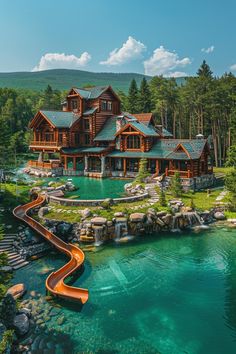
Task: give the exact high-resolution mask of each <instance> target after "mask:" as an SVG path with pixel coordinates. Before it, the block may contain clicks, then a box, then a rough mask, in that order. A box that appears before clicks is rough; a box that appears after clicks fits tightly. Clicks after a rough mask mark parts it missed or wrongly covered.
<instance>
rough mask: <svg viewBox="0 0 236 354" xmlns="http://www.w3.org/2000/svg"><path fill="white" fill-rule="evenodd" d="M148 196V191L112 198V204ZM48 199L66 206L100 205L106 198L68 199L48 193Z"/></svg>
mask: <svg viewBox="0 0 236 354" xmlns="http://www.w3.org/2000/svg"><path fill="white" fill-rule="evenodd" d="M147 197H149V194H148V193H144V194H141V195H134V196H131V197H124V198H114V199H112V200H113V202H114V204H118V203H131V202H136V201H139V200H143V199H144V198H147ZM48 198H49V201H50V202H51V203H55V204H60V205H67V206H78V205H80V206H96V205H101V203H102V202H104V200H106V199H92V200H89V199H68V198H59V197H55V196H52V195H49V194H48Z"/></svg>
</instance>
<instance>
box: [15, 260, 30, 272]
mask: <svg viewBox="0 0 236 354" xmlns="http://www.w3.org/2000/svg"><path fill="white" fill-rule="evenodd" d="M27 264H29V262H28V261H24V260H22V262H21V263H19V264H17V265H14V266H13V268H14V270H17V269H20V268H22V267H25V266H26V265H27Z"/></svg>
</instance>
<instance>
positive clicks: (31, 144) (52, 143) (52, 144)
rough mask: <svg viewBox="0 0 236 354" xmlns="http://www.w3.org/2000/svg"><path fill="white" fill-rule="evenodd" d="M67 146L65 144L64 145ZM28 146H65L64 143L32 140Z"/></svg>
mask: <svg viewBox="0 0 236 354" xmlns="http://www.w3.org/2000/svg"><path fill="white" fill-rule="evenodd" d="M66 145H67V144H66ZM30 146H65V144H64V143H61V142H58V141H46V140H45V141H39V140H33V141H31V142H30Z"/></svg>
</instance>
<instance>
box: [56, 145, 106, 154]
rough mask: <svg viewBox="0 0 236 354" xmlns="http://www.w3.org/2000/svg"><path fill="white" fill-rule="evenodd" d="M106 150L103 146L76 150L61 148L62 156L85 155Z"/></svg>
mask: <svg viewBox="0 0 236 354" xmlns="http://www.w3.org/2000/svg"><path fill="white" fill-rule="evenodd" d="M105 149H106V147H104V146H91V147H78V148H62V149H61V152H62V153H64V154H85V153H100V152H103V151H104V150H105Z"/></svg>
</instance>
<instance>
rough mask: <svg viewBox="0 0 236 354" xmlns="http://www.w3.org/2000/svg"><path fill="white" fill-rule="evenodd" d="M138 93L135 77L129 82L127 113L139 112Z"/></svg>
mask: <svg viewBox="0 0 236 354" xmlns="http://www.w3.org/2000/svg"><path fill="white" fill-rule="evenodd" d="M138 101H139V95H138V87H137V83H136V81H135V79H133V80H132V81H131V83H130V87H129V93H128V99H127V108H128V111H129V113H139V107H138V104H139V102H138Z"/></svg>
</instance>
